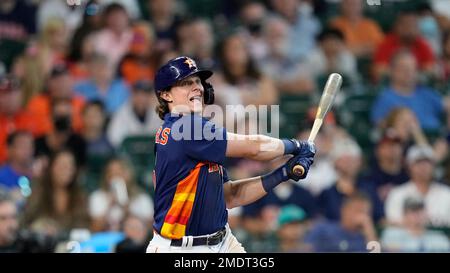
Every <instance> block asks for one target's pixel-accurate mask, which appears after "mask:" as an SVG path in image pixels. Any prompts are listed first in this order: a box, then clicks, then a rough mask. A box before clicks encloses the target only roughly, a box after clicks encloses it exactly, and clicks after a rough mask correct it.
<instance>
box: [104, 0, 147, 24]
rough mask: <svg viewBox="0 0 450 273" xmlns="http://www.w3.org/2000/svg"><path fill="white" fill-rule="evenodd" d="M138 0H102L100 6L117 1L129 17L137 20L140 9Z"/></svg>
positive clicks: (139, 15)
mask: <svg viewBox="0 0 450 273" xmlns="http://www.w3.org/2000/svg"><path fill="white" fill-rule="evenodd" d="M138 2H139V0H102V2H101V3H102V7H104V6H107V5H109V4H111V3H117V4H120V5H122V6H123V7H124V8H125V9H126V11H127V13H128V14H129V15H130V18H131V19H133V20H138V19H139V18H140V17H141V11H140V9H139V3H138Z"/></svg>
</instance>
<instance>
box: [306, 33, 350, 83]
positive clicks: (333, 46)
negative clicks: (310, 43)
mask: <svg viewBox="0 0 450 273" xmlns="http://www.w3.org/2000/svg"><path fill="white" fill-rule="evenodd" d="M317 40H318V44H319V47H317V48H316V49H315V50H313V51H312V52H311V53H310V54H309V55H308V57H307V58H306V59H307V60H306V65H307V67H308V70H309V71H310V73H311V74H312V76H313V77H314V78H315V79H318V78H320V77H323V76H325V75H326V76H328V75H329V74H331V73H333V72H337V73H341V74H342V75H344V77H346V78H347V79H350V81H351V83H356V81H357V80H358V72H357V69H356V60H355V57H354V56H353V55H352V53H351V52H350V51H349V50H348V49H347V48H346V46H345V43H344V36H343V34H342V32H341V31H340V30H337V29H324V30H323V31H322V32H321V33H320V34H319V36H318V37H317Z"/></svg>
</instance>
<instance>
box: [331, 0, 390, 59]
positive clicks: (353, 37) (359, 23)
mask: <svg viewBox="0 0 450 273" xmlns="http://www.w3.org/2000/svg"><path fill="white" fill-rule="evenodd" d="M363 8H364V7H363V3H362V1H361V0H342V2H341V12H342V15H341V16H338V17H336V18H334V19H333V20H332V21H331V22H330V25H331V26H332V27H334V28H337V29H339V30H340V31H342V33H344V36H345V42H346V44H347V46H348V47H349V49H350V51H351V52H352V53H353V54H354V55H355V56H356V57H366V56H371V55H372V54H373V52H374V51H375V48H376V47H377V46H378V45H379V44H380V43H381V41H382V40H383V38H384V33H383V31H382V30H381V28H380V27H379V25H378V24H377V23H376V22H375V21H373V20H372V19H369V18H367V17H364V14H363Z"/></svg>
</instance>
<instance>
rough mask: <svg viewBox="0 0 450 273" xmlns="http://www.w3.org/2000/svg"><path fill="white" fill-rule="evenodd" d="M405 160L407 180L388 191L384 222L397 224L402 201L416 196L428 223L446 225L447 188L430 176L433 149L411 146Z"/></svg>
mask: <svg viewBox="0 0 450 273" xmlns="http://www.w3.org/2000/svg"><path fill="white" fill-rule="evenodd" d="M406 163H407V166H408V171H409V176H410V180H409V181H408V182H407V183H405V184H402V185H400V186H397V187H394V188H393V189H392V190H391V191H390V192H389V195H388V196H387V199H386V204H385V212H386V218H387V220H388V222H390V223H392V224H401V222H402V215H403V210H402V208H403V204H404V202H405V200H406V199H407V198H409V197H416V198H422V199H423V200H424V203H425V211H426V213H427V215H428V224H429V225H431V226H435V227H450V213H449V212H450V187H448V186H446V185H444V184H441V183H438V182H436V181H435V180H434V179H433V173H434V171H435V159H434V154H433V150H432V149H431V148H430V147H428V146H418V145H416V146H412V147H411V148H409V150H408V152H407V155H406Z"/></svg>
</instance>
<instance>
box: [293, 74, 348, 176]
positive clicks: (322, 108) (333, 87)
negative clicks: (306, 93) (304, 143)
mask: <svg viewBox="0 0 450 273" xmlns="http://www.w3.org/2000/svg"><path fill="white" fill-rule="evenodd" d="M341 85H342V76H341V75H339V74H337V73H333V74H331V75H330V76H329V77H328V80H327V83H326V84H325V87H324V89H323V92H322V97H321V98H320V102H319V107H318V108H317V113H316V118H315V119H314V124H313V126H312V129H311V133H310V134H309V138H308V141H310V142H314V140H315V139H316V136H317V133H318V132H319V129H320V127H321V126H322V123H323V119H324V118H325V116H326V114H327V113H328V111H329V110H330V108H331V106H332V105H333V101H334V98H335V97H336V93H337V92H338V90H339V89H340V88H341ZM292 171H293V172H294V173H295V174H296V175H298V176H302V175H303V174H304V173H305V169H304V168H303V166H301V165H299V164H297V165H295V166H294V167H293V168H292Z"/></svg>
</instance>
